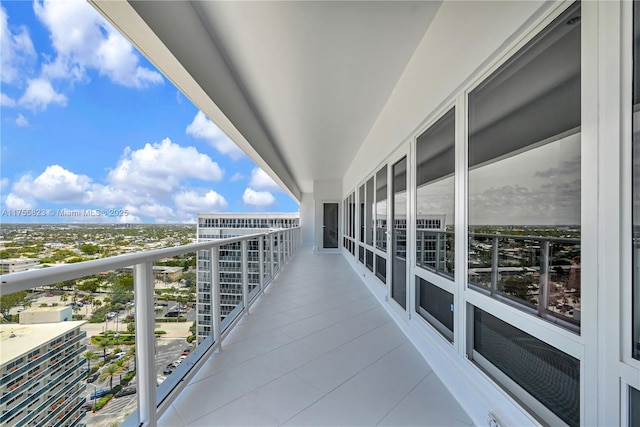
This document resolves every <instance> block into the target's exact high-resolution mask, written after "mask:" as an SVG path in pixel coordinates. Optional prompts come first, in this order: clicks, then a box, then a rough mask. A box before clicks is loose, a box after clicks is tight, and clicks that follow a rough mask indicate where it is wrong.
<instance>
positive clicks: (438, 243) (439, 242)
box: [436, 232, 444, 271]
mask: <svg viewBox="0 0 640 427" xmlns="http://www.w3.org/2000/svg"><path fill="white" fill-rule="evenodd" d="M441 248H442V234H441V233H440V232H436V271H444V270H443V269H442V261H441V260H442V258H441V256H442V251H441Z"/></svg>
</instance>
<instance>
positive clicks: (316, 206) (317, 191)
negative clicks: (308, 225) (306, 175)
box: [300, 179, 342, 250]
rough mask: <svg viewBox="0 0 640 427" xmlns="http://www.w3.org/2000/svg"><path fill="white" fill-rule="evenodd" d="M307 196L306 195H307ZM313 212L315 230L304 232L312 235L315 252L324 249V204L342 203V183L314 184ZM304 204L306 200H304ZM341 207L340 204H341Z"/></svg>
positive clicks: (320, 182)
mask: <svg viewBox="0 0 640 427" xmlns="http://www.w3.org/2000/svg"><path fill="white" fill-rule="evenodd" d="M305 195H306V194H305ZM312 197H313V202H312V203H313V212H314V221H313V229H312V230H310V231H306V230H305V231H303V233H304V234H305V235H306V233H308V232H310V233H311V234H312V236H313V237H312V241H313V247H314V250H318V249H320V248H322V217H323V204H324V202H340V200H341V199H342V181H341V180H339V179H335V180H316V181H314V182H313V195H312ZM303 203H304V199H303ZM339 205H340V203H339ZM300 214H301V215H302V205H300ZM338 218H340V219H341V218H342V213H341V212H340V214H339V215H338Z"/></svg>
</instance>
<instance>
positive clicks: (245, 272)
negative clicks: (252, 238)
mask: <svg viewBox="0 0 640 427" xmlns="http://www.w3.org/2000/svg"><path fill="white" fill-rule="evenodd" d="M240 248H241V249H242V301H243V305H244V311H245V312H246V313H247V314H249V262H248V261H249V259H248V258H249V256H248V253H247V241H246V240H243V241H242V242H240Z"/></svg>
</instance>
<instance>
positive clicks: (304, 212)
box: [300, 193, 316, 246]
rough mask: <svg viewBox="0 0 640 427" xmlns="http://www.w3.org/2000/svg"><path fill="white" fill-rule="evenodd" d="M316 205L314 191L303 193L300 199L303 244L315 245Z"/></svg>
mask: <svg viewBox="0 0 640 427" xmlns="http://www.w3.org/2000/svg"><path fill="white" fill-rule="evenodd" d="M315 216H316V215H315V206H314V203H313V194H312V193H302V197H301V201H300V226H301V227H302V244H303V245H304V246H312V245H313V239H314V235H313V230H314V227H315V225H314V224H315Z"/></svg>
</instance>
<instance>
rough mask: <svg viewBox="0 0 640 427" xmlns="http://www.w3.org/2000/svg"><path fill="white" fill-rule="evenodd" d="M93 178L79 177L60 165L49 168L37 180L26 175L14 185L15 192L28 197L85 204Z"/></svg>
mask: <svg viewBox="0 0 640 427" xmlns="http://www.w3.org/2000/svg"><path fill="white" fill-rule="evenodd" d="M90 186H91V178H89V177H88V176H86V175H77V174H75V173H73V172H70V171H68V170H66V169H65V168H63V167H61V166H59V165H51V166H47V168H46V169H45V170H44V172H42V174H40V175H39V176H38V177H37V178H35V179H32V177H31V176H30V175H25V176H23V177H22V178H20V180H19V181H18V182H16V183H15V184H14V185H13V192H14V193H15V194H16V195H18V196H20V197H27V198H33V199H40V200H48V201H51V202H69V203H71V202H84V201H86V200H87V190H88V189H89V188H90Z"/></svg>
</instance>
